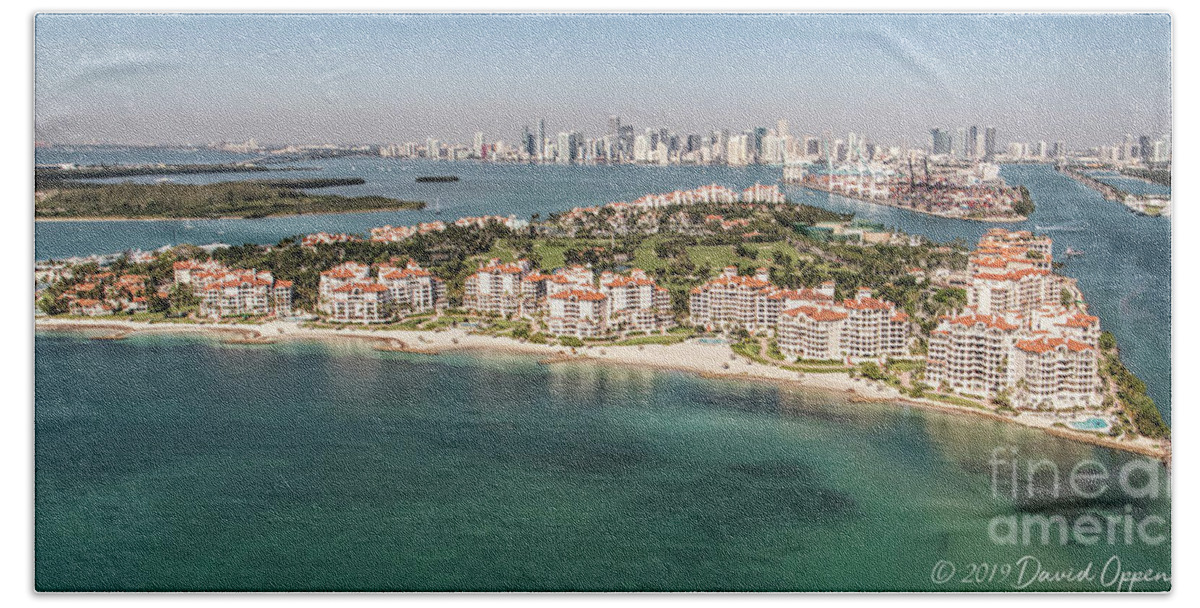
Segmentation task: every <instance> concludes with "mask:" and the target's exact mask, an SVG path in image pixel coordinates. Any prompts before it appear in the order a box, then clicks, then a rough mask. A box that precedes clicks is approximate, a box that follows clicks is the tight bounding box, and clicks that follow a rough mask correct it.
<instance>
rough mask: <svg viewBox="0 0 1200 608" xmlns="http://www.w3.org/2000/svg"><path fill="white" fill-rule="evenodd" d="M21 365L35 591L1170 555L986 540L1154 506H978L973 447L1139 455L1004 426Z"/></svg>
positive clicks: (887, 580) (460, 380)
mask: <svg viewBox="0 0 1200 608" xmlns="http://www.w3.org/2000/svg"><path fill="white" fill-rule="evenodd" d="M36 348H37V353H36V354H37V382H36V398H37V413H36V425H37V433H36V450H37V493H36V494H37V509H36V526H37V534H36V556H37V567H36V575H37V583H38V586H39V587H40V588H43V589H143V590H167V589H225V590H244V589H308V590H332V589H347V590H351V589H352V590H379V589H421V590H458V589H464V590H466V589H473V590H510V589H543V590H545V589H550V590H582V589H588V590H623V589H654V590H684V589H707V590H750V589H756V590H893V589H901V590H920V589H959V590H964V589H1004V588H1006V587H1005V584H1011V583H1012V582H1013V580H1014V578H1015V575H1013V576H1012V577H1010V579H1009V580H1008V581H1007V582H1003V581H1000V582H993V583H986V582H985V583H977V582H976V583H964V582H962V581H961V580H960V579H961V577H963V576H966V575H968V574H969V572H968V570H967V568H968V564H971V563H980V562H986V563H996V564H1000V563H1008V564H1011V563H1015V562H1016V561H1017V560H1019V559H1020V558H1021V557H1023V556H1024V555H1034V556H1036V557H1037V558H1038V559H1039V560H1040V561H1041V562H1042V563H1043V564H1044V567H1045V568H1055V569H1061V568H1082V567H1084V566H1085V565H1086V563H1087V562H1089V561H1090V562H1095V563H1096V566H1094V567H1095V568H1096V569H1097V570H1099V568H1100V567H1101V566H1102V565H1103V564H1104V563H1105V562H1107V561H1108V560H1109V559H1111V557H1112V556H1113V555H1117V556H1118V557H1119V559H1120V560H1121V562H1122V564H1123V568H1124V569H1126V570H1130V569H1144V568H1147V567H1151V568H1154V569H1155V570H1169V566H1170V562H1169V549H1168V548H1167V546H1166V545H1159V546H1148V545H1146V544H1143V543H1136V542H1135V543H1134V544H1129V545H1127V544H1124V543H1123V542H1118V543H1117V544H1116V545H1109V544H1106V543H1101V544H1100V545H1099V546H1091V547H1087V546H1083V545H1081V544H1078V543H1072V544H1069V545H1067V546H1065V547H1064V546H1060V545H1058V544H1055V543H1051V544H1050V545H1048V546H1047V545H1042V544H1040V543H1038V542H1035V543H1034V545H1033V546H1024V545H1017V546H999V545H996V544H995V543H993V542H992V541H991V540H990V538H989V535H988V524H989V522H990V521H991V519H992V518H994V517H997V516H1001V517H1005V516H1011V515H1020V514H1022V513H1035V514H1036V513H1039V512H1048V513H1055V514H1063V515H1064V516H1067V517H1071V518H1074V517H1077V516H1078V515H1079V514H1082V513H1084V512H1087V511H1090V510H1099V511H1101V512H1105V513H1117V514H1119V513H1120V512H1121V509H1122V508H1123V505H1124V504H1126V503H1129V504H1131V505H1132V509H1133V513H1134V516H1135V517H1138V518H1142V517H1145V516H1146V515H1148V514H1159V515H1160V516H1164V517H1165V516H1166V515H1167V514H1168V513H1169V501H1168V499H1167V497H1166V496H1165V495H1160V496H1159V497H1158V498H1155V499H1146V500H1132V501H1130V500H1127V499H1124V498H1122V496H1121V495H1120V494H1116V495H1115V497H1114V496H1109V495H1106V496H1105V497H1103V498H1101V499H1099V500H1095V501H1084V502H1082V503H1080V502H1079V501H1075V500H1071V499H1070V497H1069V496H1065V495H1064V496H1062V497H1061V500H1057V501H1055V500H1051V501H1049V502H1048V503H1046V502H1040V503H1039V504H1040V505H1041V507H1039V508H1034V509H1031V508H1029V506H1028V503H1029V501H1027V500H1021V501H1013V500H1011V498H1010V497H1009V496H1008V495H1007V494H1004V493H1003V490H1004V489H1005V488H1007V486H1002V488H1001V489H1002V492H1001V495H1000V496H997V495H996V494H994V493H993V490H992V485H991V484H992V469H991V467H990V465H989V464H988V463H989V459H990V454H991V451H992V450H993V449H994V448H995V447H1014V448H1015V449H1017V450H1018V451H1019V454H1020V458H1022V459H1031V460H1035V459H1047V460H1048V461H1052V462H1054V463H1056V466H1058V467H1059V468H1060V469H1061V470H1062V471H1063V472H1064V473H1065V472H1066V471H1068V470H1069V469H1070V467H1072V466H1074V464H1075V463H1078V462H1081V461H1084V460H1089V459H1091V460H1096V461H1098V462H1101V463H1103V464H1104V465H1105V466H1107V467H1109V468H1110V469H1112V470H1113V471H1116V470H1117V469H1118V467H1120V466H1121V465H1122V464H1123V463H1127V462H1129V461H1130V460H1132V459H1133V458H1134V457H1131V456H1128V455H1125V454H1122V453H1117V452H1113V451H1110V450H1103V449H1094V448H1091V447H1088V446H1085V445H1082V444H1078V443H1074V442H1068V441H1063V440H1058V439H1053V438H1050V437H1048V436H1045V435H1043V434H1041V433H1038V432H1034V431H1031V430H1028V429H1024V428H1021V427H1017V426H1015V425H1011V424H1005V423H999V422H992V421H986V420H982V419H979V420H977V419H967V418H962V417H959V416H950V415H945V414H940V413H934V412H925V411H919V410H912V409H907V408H901V407H896V406H892V405H887V404H863V403H857V404H852V403H847V402H845V401H844V399H843V398H842V397H841V396H839V395H833V394H824V393H813V392H802V391H797V390H789V389H783V388H779V387H776V386H774V385H771V384H763V383H748V382H725V381H713V380H703V379H700V378H697V377H694V376H690V375H686V374H681V373H661V372H652V371H647V370H643V369H636V368H629V367H619V366H602V365H596V364H588V363H577V364H575V363H573V364H562V365H551V366H543V365H539V364H538V363H536V361H535V360H534V359H531V358H526V357H505V356H496V355H488V356H482V357H474V356H468V355H443V356H438V357H430V356H421V355H407V354H396V353H382V352H377V351H373V350H369V349H368V348H367V347H362V348H355V347H336V348H335V347H330V346H325V345H321V344H281V345H273V346H269V347H246V346H223V345H220V344H219V343H217V342H215V341H208V340H201V339H195V338H186V339H185V338H170V337H161V336H158V337H137V338H133V339H130V340H127V341H123V342H111V341H94V340H89V339H88V338H87V337H86V336H83V335H79V334H54V333H44V334H41V335H39V337H38V338H37V340H36ZM1001 477H1002V478H1003V477H1004V475H1001ZM1039 487H1041V485H1039ZM1043 489H1044V488H1043ZM1047 505H1048V506H1047ZM1039 509H1042V510H1039ZM1072 521H1073V519H1072ZM1152 531H1154V532H1158V533H1161V532H1163V529H1162V528H1161V527H1159V528H1156V529H1154V530H1152ZM1055 539H1057V536H1056V537H1055ZM1035 540H1036V538H1035ZM941 560H946V561H949V562H952V563H954V564H956V567H957V569H958V575H957V576H956V577H955V578H954V580H952V581H950V582H948V583H945V584H941V585H938V584H934V583H933V582H932V579H931V576H932V573H933V570H932V569H933V567H934V566H935V565H936V564H937V563H938V562H939V561H941ZM1164 587H1165V585H1164V584H1161V583H1160V584H1156V585H1145V586H1144V588H1145V589H1162V588H1164ZM1033 588H1036V589H1041V590H1047V589H1051V590H1060V589H1099V588H1102V587H1101V586H1100V585H1099V584H1098V583H1096V582H1092V583H1086V584H1084V583H1081V584H1065V583H1057V584H1052V585H1036V586H1034V587H1033Z"/></svg>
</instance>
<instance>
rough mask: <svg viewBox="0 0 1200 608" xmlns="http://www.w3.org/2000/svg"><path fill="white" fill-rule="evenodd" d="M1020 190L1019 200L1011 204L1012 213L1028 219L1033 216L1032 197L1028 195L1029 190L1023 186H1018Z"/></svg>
mask: <svg viewBox="0 0 1200 608" xmlns="http://www.w3.org/2000/svg"><path fill="white" fill-rule="evenodd" d="M1020 190H1021V200H1019V201H1017V202H1016V203H1013V212H1015V213H1016V214H1017V215H1023V216H1025V217H1029V216H1030V215H1032V214H1033V209H1034V205H1033V197H1032V196H1030V195H1029V188H1026V187H1025V186H1020Z"/></svg>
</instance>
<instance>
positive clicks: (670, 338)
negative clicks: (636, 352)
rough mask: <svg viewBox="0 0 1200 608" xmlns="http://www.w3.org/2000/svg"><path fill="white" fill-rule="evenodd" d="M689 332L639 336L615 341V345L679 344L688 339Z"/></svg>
mask: <svg viewBox="0 0 1200 608" xmlns="http://www.w3.org/2000/svg"><path fill="white" fill-rule="evenodd" d="M688 337H689V336H688V335H687V334H667V335H665V336H662V335H653V336H637V337H635V338H626V339H624V340H620V341H618V342H614V343H613V346H637V345H639V344H679V343H680V342H683V341H684V340H687V339H688Z"/></svg>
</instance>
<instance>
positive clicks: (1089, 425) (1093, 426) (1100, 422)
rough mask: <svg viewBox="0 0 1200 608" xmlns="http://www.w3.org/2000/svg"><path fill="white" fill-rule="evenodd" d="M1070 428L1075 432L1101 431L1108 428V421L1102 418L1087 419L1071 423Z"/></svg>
mask: <svg viewBox="0 0 1200 608" xmlns="http://www.w3.org/2000/svg"><path fill="white" fill-rule="evenodd" d="M1069 425H1070V427H1071V428H1073V429H1075V430H1077V431H1103V430H1105V429H1107V428H1108V421H1107V420H1104V419H1103V418H1088V419H1087V420H1076V421H1075V422H1071V423H1070V424H1069Z"/></svg>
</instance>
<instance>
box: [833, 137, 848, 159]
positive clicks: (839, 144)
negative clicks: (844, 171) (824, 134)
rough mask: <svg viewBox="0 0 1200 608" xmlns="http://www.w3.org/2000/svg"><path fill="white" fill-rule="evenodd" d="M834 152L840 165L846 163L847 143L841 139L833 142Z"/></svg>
mask: <svg viewBox="0 0 1200 608" xmlns="http://www.w3.org/2000/svg"><path fill="white" fill-rule="evenodd" d="M833 151H834V158H835V159H836V160H837V162H839V163H844V162H846V142H844V141H842V140H840V139H839V140H836V141H834V142H833Z"/></svg>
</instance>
